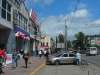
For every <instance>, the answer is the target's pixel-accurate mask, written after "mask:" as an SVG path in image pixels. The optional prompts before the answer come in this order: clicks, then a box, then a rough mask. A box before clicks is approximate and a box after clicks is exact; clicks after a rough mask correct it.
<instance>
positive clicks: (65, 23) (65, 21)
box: [65, 20, 67, 50]
mask: <svg viewBox="0 0 100 75" xmlns="http://www.w3.org/2000/svg"><path fill="white" fill-rule="evenodd" d="M66 21H67V20H65V50H67V25H66Z"/></svg>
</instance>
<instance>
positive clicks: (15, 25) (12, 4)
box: [0, 0, 40, 52]
mask: <svg viewBox="0 0 100 75" xmlns="http://www.w3.org/2000/svg"><path fill="white" fill-rule="evenodd" d="M32 19H33V18H32V17H31V16H30V13H29V11H28V9H27V8H26V6H25V3H24V0H0V44H3V45H4V47H5V48H6V49H7V52H12V50H14V49H17V50H24V51H29V50H30V48H31V46H30V45H31V43H30V42H31V41H32V39H35V41H39V40H38V39H37V36H38V34H39V33H40V32H39V25H38V24H37V23H36V22H35V21H33V20H32ZM30 28H31V29H30ZM34 35H35V38H34V37H33V36H34Z"/></svg>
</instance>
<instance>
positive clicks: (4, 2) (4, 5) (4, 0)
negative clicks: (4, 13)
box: [2, 0, 7, 9]
mask: <svg viewBox="0 0 100 75" xmlns="http://www.w3.org/2000/svg"><path fill="white" fill-rule="evenodd" d="M6 4H7V1H6V0H2V7H3V8H4V9H6Z"/></svg>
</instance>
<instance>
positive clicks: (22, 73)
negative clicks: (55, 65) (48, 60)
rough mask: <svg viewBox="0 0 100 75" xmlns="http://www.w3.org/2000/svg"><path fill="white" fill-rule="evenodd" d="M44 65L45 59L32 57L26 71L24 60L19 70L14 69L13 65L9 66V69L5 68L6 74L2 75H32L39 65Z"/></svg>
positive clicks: (20, 63)
mask: <svg viewBox="0 0 100 75" xmlns="http://www.w3.org/2000/svg"><path fill="white" fill-rule="evenodd" d="M43 63H44V59H43V58H41V59H40V58H39V57H31V58H30V59H29V63H28V68H27V69H26V68H25V66H24V60H23V59H21V60H20V61H19V65H18V67H17V68H15V69H13V68H12V65H11V64H10V65H7V67H5V68H4V74H2V75H30V73H31V72H32V71H34V70H35V69H36V68H37V67H39V65H42V64H43Z"/></svg>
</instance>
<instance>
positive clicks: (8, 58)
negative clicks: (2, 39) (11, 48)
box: [6, 54, 12, 64]
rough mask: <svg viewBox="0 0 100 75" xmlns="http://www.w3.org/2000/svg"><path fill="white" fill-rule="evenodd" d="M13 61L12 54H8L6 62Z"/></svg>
mask: <svg viewBox="0 0 100 75" xmlns="http://www.w3.org/2000/svg"><path fill="white" fill-rule="evenodd" d="M10 63H12V54H7V59H6V64H10Z"/></svg>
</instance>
